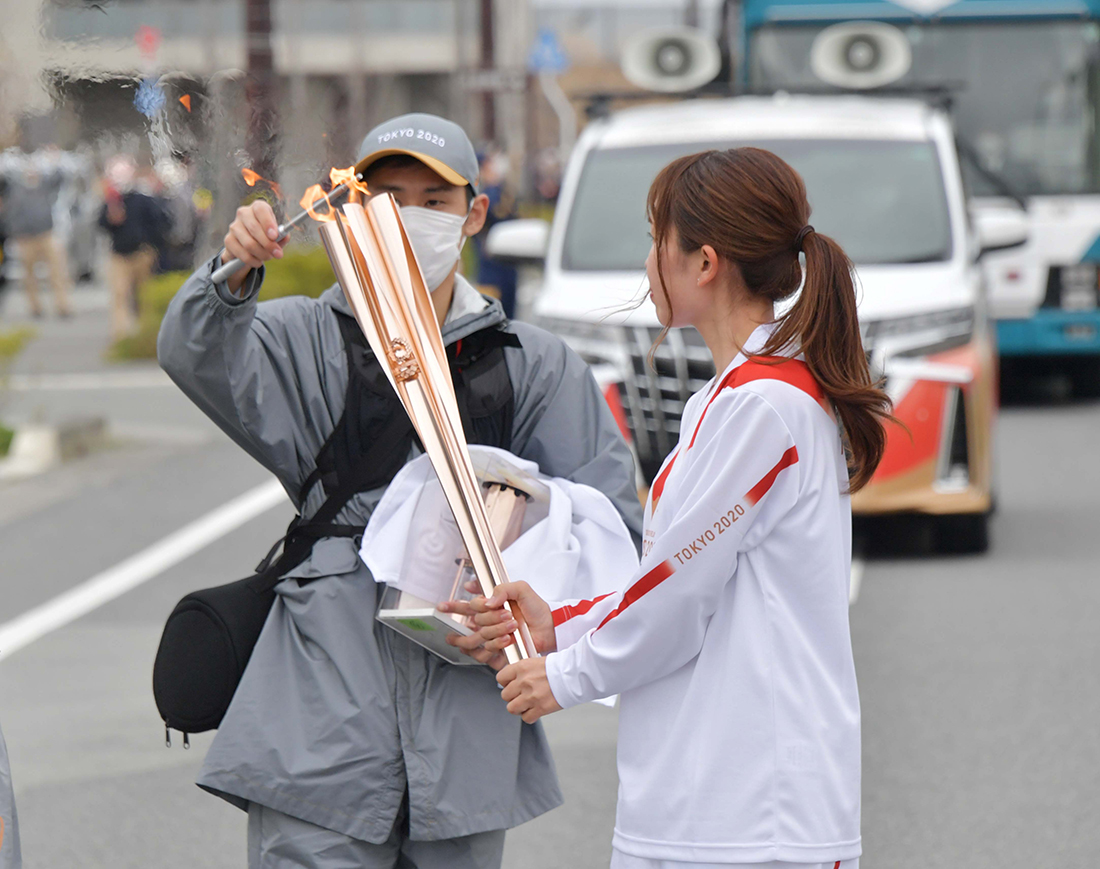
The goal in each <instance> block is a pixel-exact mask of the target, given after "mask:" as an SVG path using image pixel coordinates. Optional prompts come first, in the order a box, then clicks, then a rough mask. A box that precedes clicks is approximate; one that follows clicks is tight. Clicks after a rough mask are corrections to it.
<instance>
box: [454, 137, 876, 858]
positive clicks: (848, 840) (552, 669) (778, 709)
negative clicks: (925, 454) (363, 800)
mask: <svg viewBox="0 0 1100 869" xmlns="http://www.w3.org/2000/svg"><path fill="white" fill-rule="evenodd" d="M647 209H648V215H649V220H650V223H651V226H652V232H653V247H652V250H651V251H650V254H649V257H648V259H647V261H646V271H647V273H648V276H649V283H650V287H651V294H652V297H653V301H654V303H655V305H656V307H657V314H658V316H659V318H660V320H661V323H662V324H663V325H664V326H665V327H666V328H670V327H673V326H694V327H695V328H696V329H698V331H699V333H700V335H702V337H703V339H704V340H705V341H706V343H707V346H708V348H709V349H710V351H711V354H712V355H713V357H714V365H715V370H716V371H717V372H718V374H717V376H716V377H715V378H714V380H712V381H711V382H710V383H709V384H707V386H706V387H705V388H704V389H702V390H701V391H700V392H699V393H697V394H696V395H695V396H694V397H692V399H691V400H690V401H689V402H688V404H687V406H686V408H685V410H684V415H683V422H682V425H681V428H680V443H679V445H678V446H677V448H676V450H675V451H674V452H673V453H672V454H671V455H670V456H669V457H668V459H667V460H666V461H665V464H664V466H663V467H662V469H661V471H660V473H659V475H658V476H657V478H656V479H655V480H654V482H653V486H652V489H651V490H650V494H649V502H648V504H647V505H646V515H645V532H644V540H643V558H642V564H641V567H640V569H639V572H638V574H637V575H636V577H635V578H634V580H633V581H632V582H631V583H630V584H629V586H628V587H626V588H625V589H623V590H622V591H621V592H617V593H615V594H612V595H608V596H605V597H603V598H597V599H596V600H582V601H570V602H567V603H564V604H556V605H553V606H551V605H549V604H547V603H544V602H543V601H542V600H541V599H539V598H538V597H537V596H536V595H535V594H534V593H533V592H532V591H531V589H530V588H529V587H528V586H527V585H525V584H523V583H511V584H508V585H504V586H501V587H500V588H499V589H498V590H497V592H496V593H495V594H494V595H493V597H492V598H490V599H489V600H488V601H484V600H481V599H475V601H474V602H473V604H472V605H471V606H470V609H471V610H472V611H475V612H476V613H477V616H476V617H477V621H478V623H479V625H480V626H481V629H480V630H479V632H477V633H476V634H474V635H473V637H471V638H467V640H466V641H459V642H458V644H459V645H465V646H466V647H467V649H468V651H469V652H470V653H471V654H472V655H473V656H474V657H475V658H478V659H479V660H482V661H488V662H490V663H493V664H494V665H497V664H500V663H502V662H501V659H500V657H499V650H500V649H502V648H503V647H504V645H506V644H507V642H508V641H509V639H510V638H509V637H508V636H507V635H508V634H510V632H512V631H514V630H515V629H516V625H515V623H514V622H512V621H510V620H509V617H508V615H507V612H506V611H505V610H503V609H501V607H502V605H503V603H504V601H505V600H512V601H515V602H516V603H517V604H518V605H519V607H520V609H521V611H522V613H523V616H524V617H525V618H526V619H527V623H528V625H529V626H530V628H531V631H532V634H533V635H534V637H535V641H536V644H537V645H538V646H539V648H540V650H541V651H542V652H543V653H545V656H544V657H540V658H533V659H530V660H526V661H521V662H520V663H518V664H514V665H511V666H507V667H504V669H502V670H501V671H500V672H499V674H498V675H497V680H498V681H499V682H500V684H501V685H502V686H504V690H503V697H504V699H505V700H506V701H507V703H508V710H509V711H510V712H512V713H514V714H516V715H519V716H521V717H522V718H523V720H524V721H528V722H530V721H535V720H537V719H538V718H540V717H541V716H543V715H546V714H548V713H550V712H556V711H557V710H559V709H563V708H568V707H570V706H575V705H576V704H578V703H583V702H585V701H588V700H594V699H596V698H599V697H607V696H610V695H613V694H620V695H621V715H620V724H619V745H618V768H619V780H620V786H619V803H618V812H617V816H616V824H615V834H614V839H613V846H614V851H613V856H612V860H611V865H612V867H614V869H643V867H645V869H655V867H673V866H681V865H683V866H692V867H700V866H717V865H728V864H737V865H740V866H753V867H760V866H767V867H775V869H779V867H787V869H795V867H806V869H809V867H815V869H816V867H828V869H834V867H837V866H839V867H841V869H849V867H856V866H858V863H859V855H860V851H861V848H860V830H859V811H860V733H859V726H860V725H859V697H858V694H857V690H856V676H855V668H854V665H853V661H852V647H851V641H850V637H849V630H848V583H849V575H850V566H851V512H850V505H849V493H850V492H852V491H855V490H857V489H859V488H860V487H861V486H863V485H864V484H865V483H866V482H867V481H868V480H869V479H870V477H871V475H872V474H873V473H874V470H875V467H876V465H877V464H878V462H879V459H880V458H881V456H882V452H883V446H884V443H885V434H884V431H883V423H884V421H885V420H886V419H888V418H889V413H890V402H889V399H888V398H887V396H886V395H885V393H883V392H882V391H881V390H880V389H879V388H878V387H877V386H876V385H875V383H874V381H873V380H872V378H871V375H870V373H869V371H868V367H867V361H866V357H865V356H864V352H863V347H862V345H861V342H860V334H859V328H858V324H857V321H856V298H855V292H854V288H853V283H852V275H851V263H850V262H849V260H848V258H847V257H846V256H845V254H844V252H843V251H842V250H841V249H840V247H839V246H838V245H837V244H836V242H834V241H833V240H832V239H831V238H828V237H826V236H824V235H821V234H819V233H817V232H815V231H814V230H813V228H812V227H811V226H809V225H808V224H807V219H808V217H809V213H810V207H809V205H808V204H807V202H806V190H805V187H804V185H803V183H802V180H801V178H800V177H799V176H798V175H797V174H796V173H795V171H794V170H793V169H791V167H790V166H788V165H787V164H786V163H785V162H783V161H782V160H781V159H779V158H778V157H776V156H775V155H774V154H771V153H770V152H767V151H762V150H759V149H756V148H737V149H733V150H729V151H708V152H705V153H702V154H695V155H692V156H688V157H683V158H681V159H678V160H676V161H674V162H673V163H671V164H670V165H669V166H667V167H666V168H665V169H664V170H662V171H661V173H660V175H658V176H657V179H656V180H655V181H654V182H653V186H652V187H651V188H650V191H649V199H648V204H647ZM800 252H801V253H802V254H804V256H805V263H806V266H805V280H804V281H803V272H802V267H801V264H800V261H799V254H800ZM800 284H801V285H802V289H801V293H800V294H799V295H798V296H797V298H796V299H795V300H794V302H793V304H792V305H791V306H790V307H789V308H788V309H787V310H786V312H785V313H781V314H780V315H778V316H777V315H776V312H775V308H774V306H775V305H776V303H778V302H781V301H783V300H785V299H787V298H788V297H790V296H792V295H793V294H794V293H795V292H796V291H797V290H798V289H799V286H800ZM479 646H480V647H479Z"/></svg>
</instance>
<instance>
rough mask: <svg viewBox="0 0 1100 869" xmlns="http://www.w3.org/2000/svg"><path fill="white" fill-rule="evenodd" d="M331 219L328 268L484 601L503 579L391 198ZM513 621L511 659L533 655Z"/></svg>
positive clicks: (430, 313) (430, 318) (434, 330)
mask: <svg viewBox="0 0 1100 869" xmlns="http://www.w3.org/2000/svg"><path fill="white" fill-rule="evenodd" d="M333 216H334V217H335V220H329V221H326V222H324V223H322V224H321V225H320V231H321V240H322V241H323V242H324V245H325V250H326V251H327V253H328V256H329V259H330V260H331V261H332V268H333V271H335V272H336V277H337V279H338V280H339V282H340V286H341V287H343V290H344V294H345V295H346V296H347V299H348V303H349V304H350V305H351V309H352V311H353V312H354V314H355V319H356V320H357V321H358V323H359V327H360V328H361V329H362V330H363V334H364V335H366V337H367V341H368V343H369V344H370V346H371V349H372V350H373V351H374V353H375V355H376V356H377V357H378V359H379V361H380V362H381V363H382V370H383V371H385V372H386V376H387V377H388V378H389V381H390V383H391V384H392V385H393V388H394V390H395V391H396V392H397V395H398V396H399V397H400V399H401V403H402V404H403V405H404V407H405V411H406V412H407V413H408V414H409V419H411V420H412V423H413V426H414V427H415V428H416V433H417V434H418V435H419V436H420V442H421V443H422V444H423V445H424V449H425V451H426V452H427V453H428V457H429V458H430V459H431V463H432V467H434V468H435V472H436V475H437V476H438V477H439V482H440V483H441V484H442V486H443V492H444V494H445V495H446V497H447V503H448V504H449V505H450V508H451V511H452V512H453V513H454V517H455V521H456V522H457V523H458V529H459V532H460V533H461V535H462V541H463V543H464V544H465V545H466V551H467V553H468V554H469V557H470V562H471V564H472V565H473V569H474V573H475V574H476V575H477V579H478V583H479V584H480V586H481V591H482V594H484V595H485V596H486V597H489V596H490V595H492V593H493V589H494V588H495V587H496V586H497V585H499V584H500V583H502V582H507V581H508V573H507V571H506V569H505V567H504V561H503V559H502V558H501V555H500V547H499V545H498V543H497V540H496V538H495V537H494V536H493V531H492V526H491V525H490V521H489V516H488V513H487V511H486V508H485V502H484V500H483V499H482V496H481V486H480V483H479V482H478V479H477V476H476V475H475V473H474V467H473V464H472V463H471V461H470V453H469V449H468V447H467V445H466V436H465V433H464V432H463V430H462V421H461V418H460V416H459V411H458V401H457V400H456V398H455V391H454V383H453V382H452V380H451V371H450V366H449V365H448V363H447V355H446V351H445V350H444V346H443V335H442V333H441V332H440V330H439V322H438V320H437V319H436V314H435V308H434V307H433V306H432V300H431V296H430V294H429V293H428V289H427V286H426V285H425V283H424V277H423V275H422V274H421V271H420V265H419V263H417V261H416V256H415V254H414V253H413V249H412V245H411V244H410V243H409V237H408V235H407V234H406V232H405V227H404V225H403V224H402V223H401V214H400V211H399V209H398V206H397V202H396V201H395V200H394V198H393V196H391V195H390V194H388V193H386V194H380V195H377V196H374V197H373V198H371V199H370V200H368V201H367V202H366V203H365V204H359V203H358V202H349V203H347V204H346V205H344V206H343V207H342V208H340V209H337V210H335V211H334V212H333ZM512 615H513V616H514V617H515V619H516V621H517V623H518V624H519V626H520V630H519V642H518V643H513V644H512V645H511V646H509V647H508V648H507V649H506V650H505V654H506V655H507V658H508V661H509V663H515V662H516V661H519V660H521V659H523V658H527V657H531V656H533V655H534V654H535V647H534V644H533V643H532V641H531V637H530V634H529V633H528V631H527V626H526V625H525V624H524V622H523V620H522V618H521V617H520V614H519V612H518V611H517V610H514V611H513V612H512Z"/></svg>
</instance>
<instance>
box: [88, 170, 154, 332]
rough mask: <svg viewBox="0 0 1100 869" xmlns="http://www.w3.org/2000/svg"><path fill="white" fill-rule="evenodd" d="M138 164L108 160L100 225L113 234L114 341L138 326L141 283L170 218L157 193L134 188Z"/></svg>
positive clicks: (149, 270)
mask: <svg viewBox="0 0 1100 869" xmlns="http://www.w3.org/2000/svg"><path fill="white" fill-rule="evenodd" d="M136 176H137V166H136V164H135V163H134V161H133V159H131V158H130V157H127V156H125V155H118V156H116V157H112V158H111V160H110V161H108V164H107V167H106V172H105V176H104V185H103V198H104V200H105V202H104V204H103V210H102V211H101V212H100V215H99V225H100V226H101V227H103V228H104V229H105V230H106V231H107V234H108V235H109V236H110V238H111V258H110V264H109V267H108V270H107V281H108V283H109V284H110V289H111V340H112V341H117V340H118V339H119V338H124V337H126V336H127V335H130V334H132V333H133V331H134V330H135V328H136V327H137V314H138V305H139V300H140V293H141V287H142V285H143V284H144V283H145V281H146V280H148V278H149V276H150V275H151V274H152V272H153V265H154V263H155V262H156V258H157V251H158V250H159V249H160V248H162V247H163V246H164V243H165V242H164V237H165V232H166V230H167V226H166V224H167V217H166V215H165V213H164V210H163V209H162V208H161V207H160V205H159V204H158V203H157V202H156V200H155V199H153V197H151V196H149V195H147V194H145V193H141V192H138V190H136V189H135V187H134V184H135V178H136Z"/></svg>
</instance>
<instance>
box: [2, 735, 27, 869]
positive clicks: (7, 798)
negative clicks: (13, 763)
mask: <svg viewBox="0 0 1100 869" xmlns="http://www.w3.org/2000/svg"><path fill="white" fill-rule="evenodd" d="M22 865H23V858H22V855H21V854H20V852H19V820H18V818H17V816H16V813H15V794H14V792H13V791H12V786H11V771H10V769H9V767H8V747H7V745H5V744H4V734H3V733H0V869H20V867H21V866H22Z"/></svg>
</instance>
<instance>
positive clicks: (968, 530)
mask: <svg viewBox="0 0 1100 869" xmlns="http://www.w3.org/2000/svg"><path fill="white" fill-rule="evenodd" d="M936 524H937V527H936V548H937V549H938V550H939V551H940V552H943V553H946V554H950V555H975V554H978V553H981V552H986V551H987V550H988V549H989V513H959V514H957V515H954V516H940V517H938V521H937V523H936Z"/></svg>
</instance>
